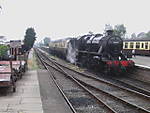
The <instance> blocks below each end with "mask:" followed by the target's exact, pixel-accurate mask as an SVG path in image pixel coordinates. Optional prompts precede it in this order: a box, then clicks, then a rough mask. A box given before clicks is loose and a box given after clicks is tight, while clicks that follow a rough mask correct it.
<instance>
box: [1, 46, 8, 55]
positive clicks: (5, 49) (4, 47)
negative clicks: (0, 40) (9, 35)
mask: <svg viewBox="0 0 150 113" xmlns="http://www.w3.org/2000/svg"><path fill="white" fill-rule="evenodd" d="M8 49H9V48H8V46H6V45H0V57H1V58H2V57H3V56H5V55H6V54H7V51H8Z"/></svg>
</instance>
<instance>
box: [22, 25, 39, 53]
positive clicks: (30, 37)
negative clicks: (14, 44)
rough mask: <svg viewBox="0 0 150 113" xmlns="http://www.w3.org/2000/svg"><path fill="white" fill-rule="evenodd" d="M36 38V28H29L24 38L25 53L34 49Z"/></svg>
mask: <svg viewBox="0 0 150 113" xmlns="http://www.w3.org/2000/svg"><path fill="white" fill-rule="evenodd" d="M35 36H36V33H35V31H34V28H28V29H27V30H26V34H25V38H24V47H25V51H28V50H30V49H31V48H32V47H33V45H34V42H35V40H36V37H35Z"/></svg>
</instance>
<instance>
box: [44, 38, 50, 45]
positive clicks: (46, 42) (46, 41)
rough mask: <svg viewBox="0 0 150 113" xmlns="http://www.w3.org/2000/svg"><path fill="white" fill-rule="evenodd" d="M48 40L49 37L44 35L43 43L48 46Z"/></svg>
mask: <svg viewBox="0 0 150 113" xmlns="http://www.w3.org/2000/svg"><path fill="white" fill-rule="evenodd" d="M50 41H51V39H50V38H48V37H45V38H44V45H45V46H48V45H49V43H50Z"/></svg>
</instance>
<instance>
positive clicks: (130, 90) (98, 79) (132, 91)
mask: <svg viewBox="0 0 150 113" xmlns="http://www.w3.org/2000/svg"><path fill="white" fill-rule="evenodd" d="M43 55H44V56H45V57H46V58H47V60H49V61H51V62H55V63H56V64H57V65H59V66H62V67H64V68H66V69H68V70H70V71H73V72H75V73H78V74H80V75H83V76H86V77H88V78H92V79H95V80H97V81H100V82H103V83H106V84H110V85H112V86H114V87H117V88H120V89H122V90H126V91H129V92H131V93H135V94H137V95H141V96H143V97H145V98H150V96H148V95H145V94H143V93H140V92H137V91H135V90H132V89H129V88H125V87H122V86H118V85H116V84H114V83H111V82H109V81H106V80H103V79H100V78H97V77H94V76H90V75H88V74H86V73H82V72H79V71H76V70H73V69H70V68H69V67H67V66H64V65H62V64H60V63H58V62H56V61H54V60H53V61H52V60H51V59H49V57H48V56H47V55H45V54H43Z"/></svg>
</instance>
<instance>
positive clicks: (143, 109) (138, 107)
mask: <svg viewBox="0 0 150 113" xmlns="http://www.w3.org/2000/svg"><path fill="white" fill-rule="evenodd" d="M45 63H46V64H47V65H49V66H50V64H49V63H47V62H45ZM51 67H52V68H54V69H56V70H58V69H57V68H56V67H54V66H51ZM58 71H59V72H62V71H64V70H62V71H60V70H58ZM65 73H66V72H65ZM65 73H64V74H65ZM69 76H70V75H69ZM73 78H74V79H76V80H77V81H79V82H80V83H82V84H85V85H86V86H89V87H92V88H93V89H96V90H98V91H100V92H103V93H105V94H107V95H109V96H111V97H113V98H115V99H118V100H120V101H122V102H124V103H126V104H128V105H130V106H132V107H135V108H137V109H140V110H141V111H143V112H146V113H149V112H150V111H149V110H147V109H145V108H142V107H140V106H137V105H136V104H133V103H130V102H128V101H126V100H123V99H121V98H119V97H117V96H115V95H113V94H110V93H108V92H106V91H103V90H101V89H99V88H96V87H94V86H92V85H90V84H88V83H86V82H84V81H81V80H80V79H78V78H76V77H73Z"/></svg>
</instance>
